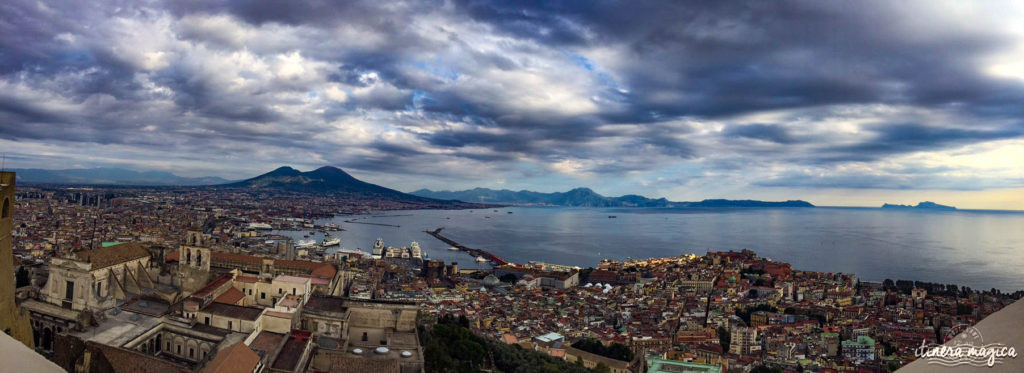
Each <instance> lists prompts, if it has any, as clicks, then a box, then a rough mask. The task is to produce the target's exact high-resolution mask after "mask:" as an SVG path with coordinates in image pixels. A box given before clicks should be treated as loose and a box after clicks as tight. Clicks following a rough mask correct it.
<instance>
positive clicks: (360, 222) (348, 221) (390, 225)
mask: <svg viewBox="0 0 1024 373" xmlns="http://www.w3.org/2000/svg"><path fill="white" fill-rule="evenodd" d="M345 222H346V223H351V224H366V225H379V226H382V227H394V228H401V227H402V226H401V225H394V224H384V223H367V222H365V221H356V220H355V219H351V220H345Z"/></svg>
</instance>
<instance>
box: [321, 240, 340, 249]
mask: <svg viewBox="0 0 1024 373" xmlns="http://www.w3.org/2000/svg"><path fill="white" fill-rule="evenodd" d="M321 245H323V246H324V247H328V246H338V245H341V239H340V238H332V239H329V240H324V242H323V243H321Z"/></svg>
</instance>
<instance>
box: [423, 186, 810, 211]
mask: <svg viewBox="0 0 1024 373" xmlns="http://www.w3.org/2000/svg"><path fill="white" fill-rule="evenodd" d="M410 194H412V195H417V196H421V197H429V198H435V199H447V200H457V201H463V202H475V203H497V204H502V203H504V204H515V205H545V206H567V207H693V208H723V207H814V205H813V204H811V203H809V202H806V201H801V200H789V201H783V202H770V201H756V200H727V199H705V200H702V201H696V202H673V201H669V200H668V199H666V198H656V199H654V198H647V197H644V196H641V195H636V194H626V195H623V196H619V197H606V196H603V195H601V194H598V193H596V192H594V191H593V190H592V189H590V188H585V187H578V188H573V189H570V190H569V191H566V192H554V193H542V192H534V191H529V190H519V191H513V190H509V189H501V190H495V189H489V188H480V187H477V188H473V189H468V190H462V191H447V190H445V191H432V190H430V189H419V190H416V191H413V192H410Z"/></svg>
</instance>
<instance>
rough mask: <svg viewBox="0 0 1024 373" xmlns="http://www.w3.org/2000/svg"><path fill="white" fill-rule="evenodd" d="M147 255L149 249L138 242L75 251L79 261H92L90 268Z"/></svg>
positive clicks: (98, 267)
mask: <svg viewBox="0 0 1024 373" xmlns="http://www.w3.org/2000/svg"><path fill="white" fill-rule="evenodd" d="M148 256H149V251H148V250H146V248H145V247H144V246H143V245H142V244H141V243H138V242H129V243H123V244H120V245H114V246H108V247H104V248H99V249H85V250H82V251H79V252H77V253H75V257H76V258H78V260H79V261H82V262H87V263H92V269H93V270H97V269H101V268H107V267H110V266H112V265H117V264H121V263H124V262H128V261H132V260H135V259H139V258H144V257H148Z"/></svg>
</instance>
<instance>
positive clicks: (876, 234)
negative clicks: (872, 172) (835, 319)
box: [276, 207, 1024, 292]
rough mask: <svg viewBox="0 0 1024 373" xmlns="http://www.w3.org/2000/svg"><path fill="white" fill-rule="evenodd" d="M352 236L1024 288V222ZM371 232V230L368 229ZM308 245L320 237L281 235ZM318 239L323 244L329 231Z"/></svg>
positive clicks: (526, 225) (691, 216) (651, 225)
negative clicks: (707, 258)
mask: <svg viewBox="0 0 1024 373" xmlns="http://www.w3.org/2000/svg"><path fill="white" fill-rule="evenodd" d="M327 222H331V223H335V224H338V225H340V226H341V227H342V229H344V231H342V232H336V233H333V235H334V236H335V237H339V238H340V239H341V247H344V248H346V249H361V250H362V251H364V252H367V253H368V252H370V248H371V247H372V245H373V242H374V240H376V239H377V238H381V239H383V240H384V243H385V244H387V245H391V246H399V247H400V246H408V245H409V244H410V243H411V242H413V241H416V242H418V243H419V245H420V247H422V248H423V249H424V250H426V253H427V255H428V256H429V257H430V258H431V259H439V260H444V261H446V262H458V263H459V267H461V268H489V264H486V263H484V264H480V263H477V262H475V261H474V260H473V259H474V258H473V257H472V256H470V255H469V254H467V253H463V252H459V251H449V250H448V248H449V245H447V244H445V243H444V242H441V241H440V240H437V239H436V238H434V237H432V236H430V235H429V234H427V233H425V232H424V231H426V230H434V229H437V228H442V227H443V228H444V229H443V230H442V231H441V234H442V235H444V236H445V237H448V238H449V239H452V240H454V241H456V242H458V243H460V244H462V245H464V246H467V247H470V248H475V249H484V250H487V251H489V252H491V253H493V254H495V255H498V256H500V257H502V258H504V259H506V260H508V261H511V262H514V263H526V262H528V261H539V262H546V263H552V264H562V265H570V266H579V267H593V266H596V265H597V264H598V263H599V262H600V261H601V259H605V258H607V259H616V260H626V259H645V258H656V257H667V256H678V255H682V254H691V253H692V254H697V255H704V254H705V253H707V252H708V251H728V250H737V251H738V250H742V249H750V250H753V251H755V252H756V253H757V254H758V255H759V256H761V257H766V258H771V259H772V260H776V261H782V262H787V263H791V264H792V265H793V268H794V269H799V270H812V271H822V272H843V273H852V274H855V275H856V276H857V278H859V279H861V280H863V281H882V280H884V279H893V280H899V279H903V280H915V281H928V282H938V283H943V284H956V285H959V286H969V287H971V288H973V289H976V290H982V289H984V290H987V289H991V288H996V289H1000V290H1002V291H1004V292H1007V291H1010V292H1012V291H1017V290H1022V289H1024V212H1022V211H996V210H956V211H942V210H914V209H881V208H854V207H815V208H735V209H732V208H715V209H692V208H686V209H668V208H566V207H506V208H497V209H477V210H403V211H382V212H375V213H371V214H367V215H346V216H336V217H333V218H329V219H321V220H318V221H317V223H318V224H323V223H327ZM368 223H369V224H368ZM276 233H280V234H285V235H288V236H291V237H293V238H295V239H301V238H302V236H303V235H304V234H308V233H309V231H305V232H301V231H278V232H276ZM310 238H314V239H317V240H318V241H319V240H322V239H323V238H324V236H323V235H322V234H321V233H320V232H316V233H315V234H313V235H311V236H310Z"/></svg>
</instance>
